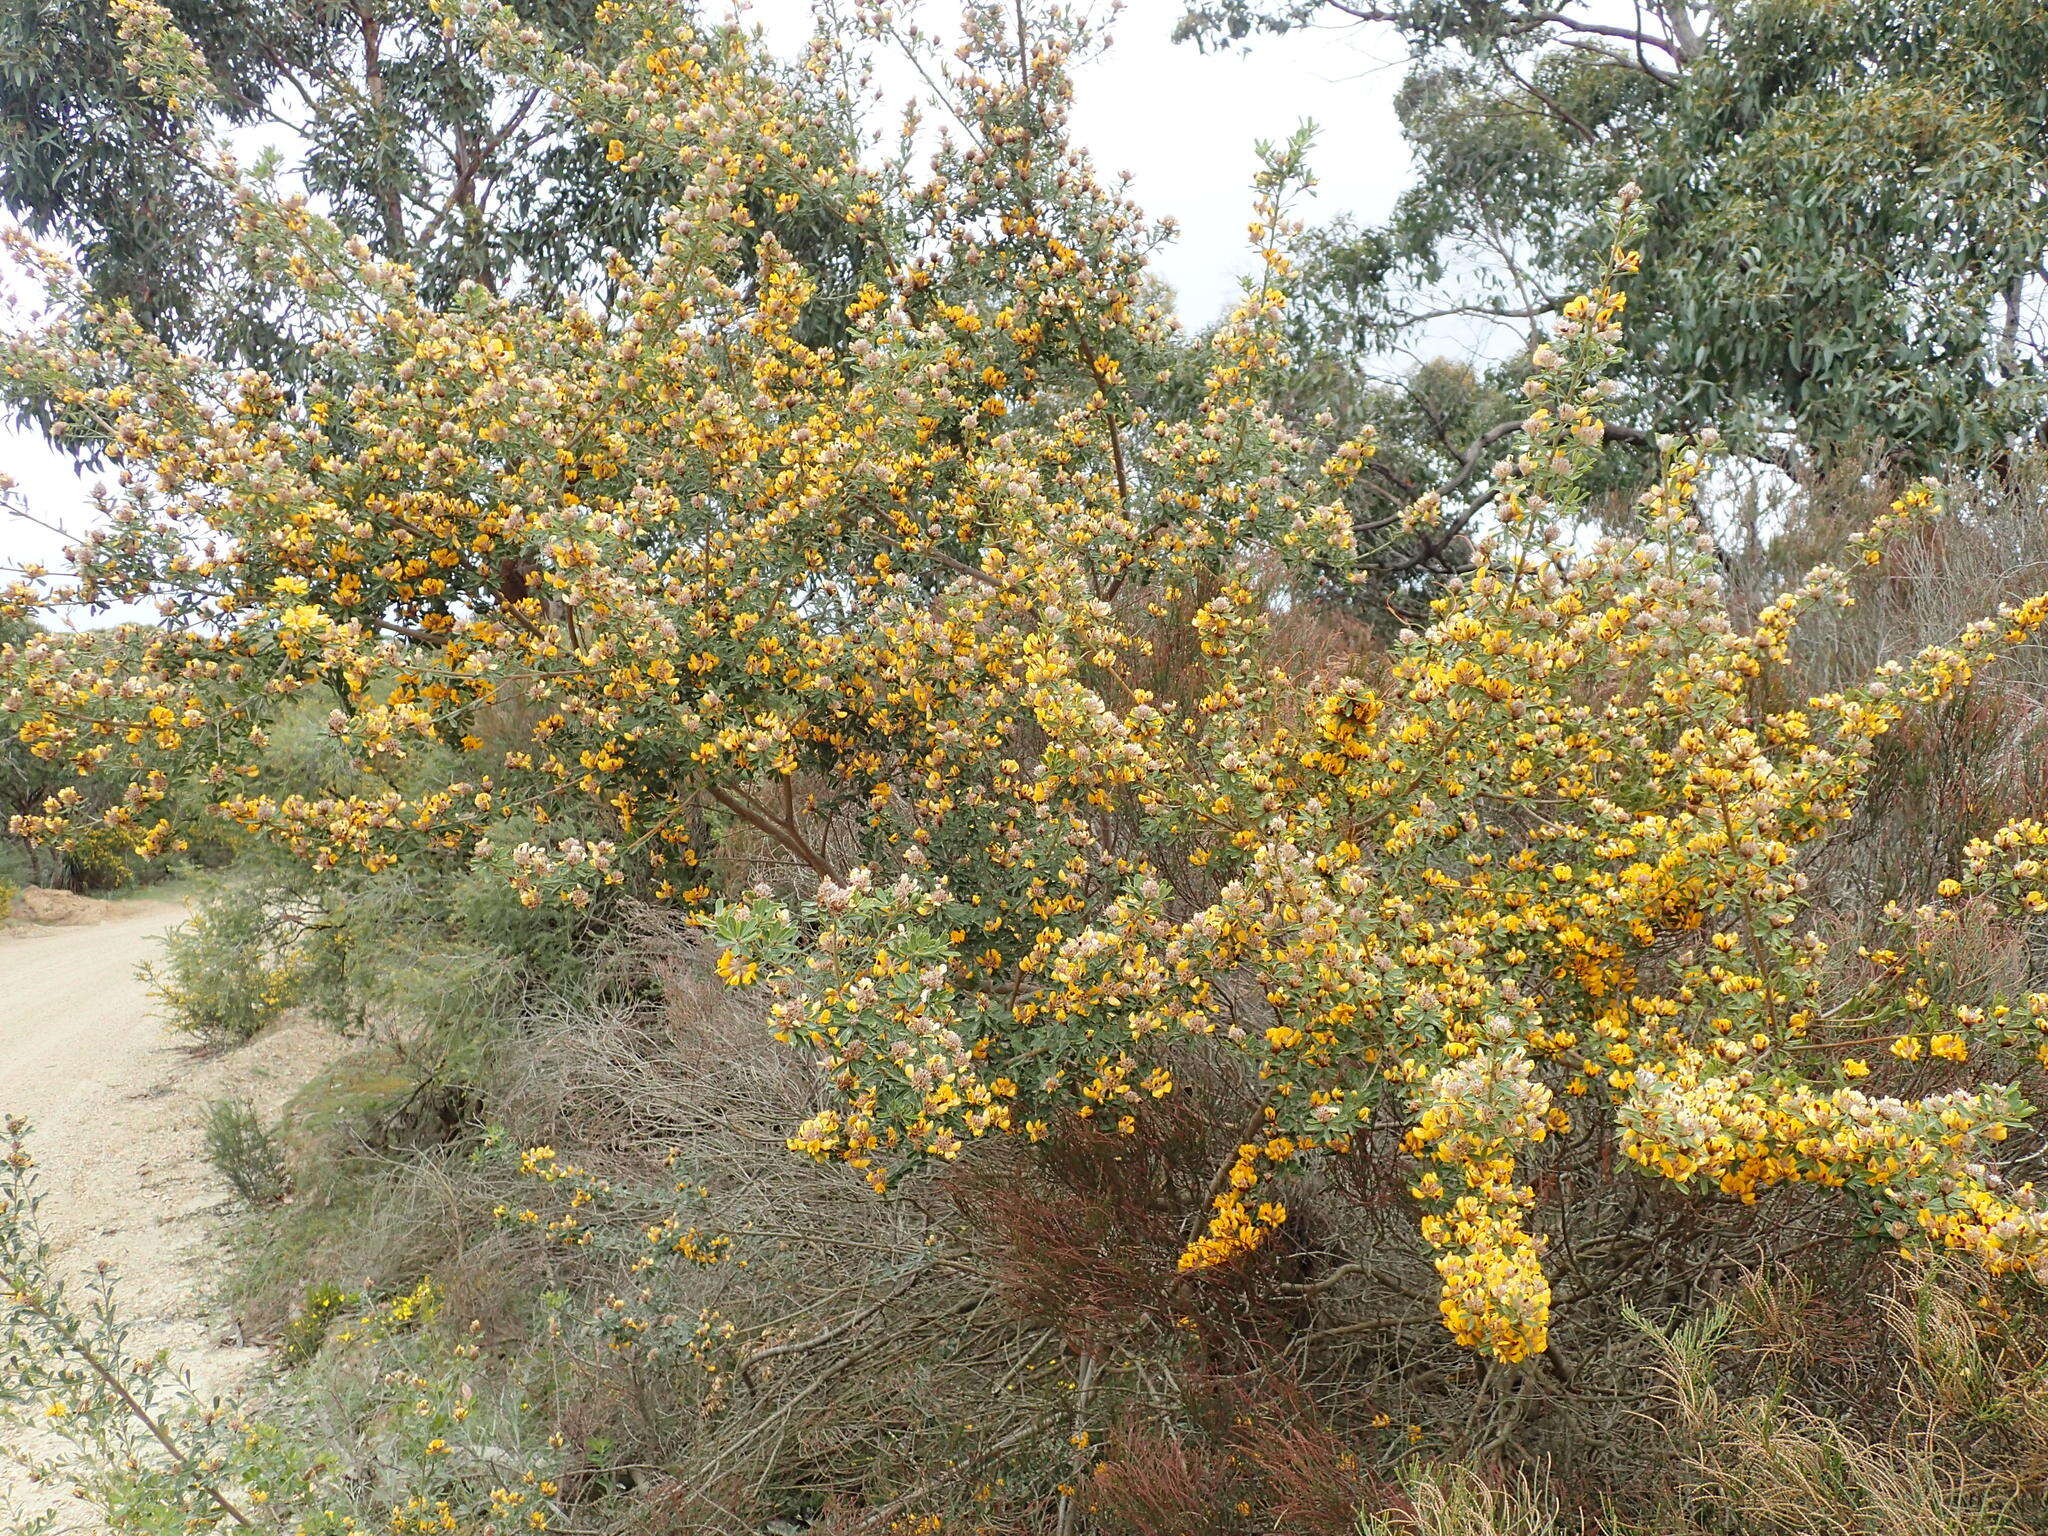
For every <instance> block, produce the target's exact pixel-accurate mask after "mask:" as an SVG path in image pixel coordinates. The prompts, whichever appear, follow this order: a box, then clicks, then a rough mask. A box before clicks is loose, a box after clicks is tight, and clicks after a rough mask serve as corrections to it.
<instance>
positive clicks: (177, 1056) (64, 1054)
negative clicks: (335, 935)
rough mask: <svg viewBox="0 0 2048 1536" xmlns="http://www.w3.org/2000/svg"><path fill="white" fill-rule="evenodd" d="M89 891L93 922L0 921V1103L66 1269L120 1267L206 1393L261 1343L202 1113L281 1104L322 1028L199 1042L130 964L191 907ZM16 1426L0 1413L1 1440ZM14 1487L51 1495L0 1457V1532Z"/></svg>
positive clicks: (152, 1325) (72, 1524) (26, 1503)
mask: <svg viewBox="0 0 2048 1536" xmlns="http://www.w3.org/2000/svg"><path fill="white" fill-rule="evenodd" d="M95 905H96V906H97V907H99V908H100V909H101V914H96V915H100V920H99V921H97V922H94V923H90V924H86V925H77V926H61V927H57V926H35V925H25V924H18V923H17V924H8V925H6V926H5V927H0V1117H4V1116H6V1115H12V1114H21V1115H27V1116H28V1117H29V1118H30V1119H31V1120H32V1121H33V1122H34V1125H35V1130H34V1133H33V1140H32V1144H31V1150H32V1152H33V1154H34V1156H35V1158H36V1162H37V1164H38V1169H39V1172H40V1173H41V1175H42V1178H43V1183H44V1187H45V1189H46V1190H47V1192H48V1193H47V1198H46V1199H45V1201H44V1204H43V1224H44V1228H45V1230H46V1231H47V1232H48V1234H49V1235H50V1238H51V1239H52V1242H53V1243H54V1245H55V1247H56V1249H57V1253H58V1263H59V1266H60V1268H61V1269H62V1270H63V1271H64V1272H65V1273H66V1274H69V1275H80V1274H86V1273H90V1272H91V1270H92V1268H93V1266H94V1265H96V1264H98V1263H100V1262H102V1261H104V1262H106V1263H107V1264H109V1265H111V1266H112V1268H113V1270H114V1272H115V1273H116V1274H117V1275H119V1276H120V1277H121V1280H120V1291H119V1294H120V1297H121V1299H122V1310H123V1312H124V1313H125V1314H126V1315H127V1316H128V1317H129V1318H130V1319H132V1320H133V1321H134V1322H135V1324H136V1331H135V1342H136V1343H137V1344H138V1345H140V1346H141V1347H142V1348H143V1349H144V1350H154V1349H168V1350H169V1351H170V1355H171V1359H172V1360H173V1361H174V1362H175V1363H176V1364H177V1365H179V1366H180V1367H181V1368H183V1369H185V1370H186V1371H188V1372H189V1373H190V1375H191V1378H192V1381H193V1384H194V1385H195V1387H196V1388H197V1389H198V1390H199V1391H200V1392H201V1393H203V1394H205V1395H208V1396H211V1395H214V1394H224V1393H228V1392H231V1391H235V1390H239V1389H243V1388H245V1387H247V1386H248V1384H249V1383H250V1382H251V1381H252V1379H253V1378H254V1377H255V1376H256V1374H257V1373H258V1370H259V1367H260V1366H261V1363H262V1361H263V1352H262V1351H261V1350H260V1349H256V1348H251V1347H249V1346H247V1345H245V1344H244V1343H243V1342H242V1341H241V1339H240V1338H239V1336H238V1331H237V1329H236V1327H235V1324H234V1321H233V1319H232V1318H230V1317H228V1316H226V1315H224V1314H223V1313H222V1312H221V1311H220V1310H219V1309H218V1307H217V1305H216V1304H215V1303H214V1302H213V1301H212V1299H211V1292H212V1290H213V1288H214V1286H215V1284H216V1283H217V1281H218V1278H219V1276H218V1271H217V1269H216V1268H215V1261H216V1259H217V1256H218V1240H219V1233H220V1228H221V1223H222V1221H223V1219H224V1218H225V1217H227V1216H228V1215H229V1214H230V1213H231V1211H232V1209H233V1207H232V1199H233V1197H232V1195H231V1194H230V1192H229V1191H228V1189H227V1187H226V1185H225V1184H223V1183H222V1182H221V1180H220V1178H219V1177H218V1175H216V1174H215V1173H214V1171H213V1169H212V1168H211V1167H210V1166H209V1165H208V1164H207V1162H206V1159H205V1157H204V1155H203V1153H202V1151H201V1140H200V1126H201V1122H202V1121H203V1119H204V1116H205V1113H206V1107H207V1105H208V1103H209V1102H211V1101H212V1100H214V1099H220V1098H228V1097H232V1096H238V1095H239V1096H246V1097H247V1098H249V1099H250V1100H251V1101H252V1102H253V1103H254V1104H255V1105H256V1107H257V1109H258V1110H259V1111H260V1112H262V1113H263V1114H264V1115H265V1116H266V1118H268V1117H273V1116H274V1115H275V1114H276V1112H277V1110H278V1109H279V1108H280V1107H281V1106H282V1104H283V1103H284V1101H285V1100H286V1099H287V1098H289V1097H290V1095H291V1093H292V1091H293V1090H294V1089H295V1088H296V1087H297V1086H298V1085H299V1084H300V1083H301V1082H302V1081H304V1080H305V1078H306V1077H308V1076H310V1075H311V1071H312V1070H313V1065H314V1061H313V1059H314V1058H315V1057H316V1056H317V1055H318V1051H319V1043H320V1036H319V1032H318V1031H317V1030H315V1029H313V1028H312V1027H311V1026H308V1025H287V1026H284V1027H281V1028H278V1029H273V1030H272V1031H270V1032H269V1033H267V1034H265V1035H263V1036H262V1037H261V1038H259V1039H258V1040H256V1041H254V1042H253V1043H251V1044H249V1045H246V1046H243V1047H241V1048H240V1049H238V1050H235V1051H232V1052H228V1053H225V1054H220V1055H205V1054H202V1053H199V1052H195V1051H194V1050H193V1048H192V1046H191V1044H190V1043H189V1041H188V1040H187V1039H186V1038H185V1037H183V1036H180V1035H179V1034H177V1033H176V1032H175V1031H173V1030H171V1029H169V1028H168V1027H167V1026H166V1025H165V1024H164V1023H163V1022H162V1021H161V1020H160V1019H159V1018H158V1017H157V1015H156V1011H155V1008H154V1005H153V1004H152V1003H151V1001H150V998H149V995H148V990H147V988H146V987H145V986H144V985H143V983H142V982H141V981H140V980H139V979H138V978H137V976H136V968H137V967H138V966H139V965H141V964H142V962H143V961H145V960H148V959H150V958H151V957H152V956H153V955H154V954H155V953H156V947H157V941H158V939H159V937H160V936H161V935H162V933H163V932H164V930H165V929H167V928H169V927H170V926H171V925H172V924H174V923H175V922H176V921H177V920H178V919H179V918H180V917H181V916H182V915H183V909H182V908H181V907H179V906H178V905H176V904H173V903H169V902H158V901H124V902H118V903H114V902H107V903H97V904H95ZM102 914H103V915H102ZM0 1369H4V1365H0ZM16 1434H18V1431H15V1430H11V1429H9V1428H7V1427H5V1426H0V1449H4V1448H5V1447H4V1439H5V1437H7V1436H9V1435H16ZM10 1496H12V1497H13V1498H14V1499H15V1501H16V1502H17V1504H18V1505H19V1506H21V1507H22V1508H26V1509H41V1508H46V1507H48V1500H49V1497H50V1496H49V1494H48V1493H47V1492H46V1491H45V1490H43V1489H39V1488H36V1487H33V1486H32V1485H30V1484H28V1483H27V1482H26V1481H25V1480H24V1479H23V1478H22V1477H21V1476H20V1474H19V1472H18V1471H17V1469H16V1467H15V1465H13V1464H12V1458H10V1457H7V1456H5V1455H0V1531H6V1530H11V1529H13V1525H12V1522H11V1520H10V1518H9V1516H10V1514H11V1513H13V1511H10V1509H9V1498H10ZM64 1513H65V1516H66V1521H65V1529H67V1530H70V1531H75V1532H81V1533H88V1532H94V1531H97V1530H99V1529H100V1526H99V1525H98V1524H97V1522H95V1521H94V1520H93V1519H92V1517H91V1515H90V1513H89V1512H87V1511H86V1510H84V1508H83V1506H81V1505H79V1504H77V1503H76V1502H75V1501H71V1500H66V1501H65V1506H64Z"/></svg>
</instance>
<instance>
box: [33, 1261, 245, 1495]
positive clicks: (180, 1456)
mask: <svg viewBox="0 0 2048 1536" xmlns="http://www.w3.org/2000/svg"><path fill="white" fill-rule="evenodd" d="M0 1286H4V1287H5V1288H6V1290H7V1292H8V1294H10V1295H12V1296H13V1297H15V1299H16V1300H17V1302H18V1303H19V1304H20V1305H22V1306H24V1307H26V1308H27V1309H28V1310H29V1311H31V1312H33V1313H35V1314H36V1315H37V1316H38V1317H41V1318H43V1319H44V1320H45V1321H47V1322H48V1323H50V1324H51V1325H52V1326H53V1327H55V1328H56V1330H57V1332H58V1335H59V1336H60V1337H61V1338H62V1339H63V1340H64V1343H65V1346H66V1347H67V1348H69V1349H71V1350H72V1351H73V1352H74V1353H76V1354H77V1356H78V1357H79V1358H80V1359H81V1360H83V1361H84V1362H85V1363H86V1364H87V1365H89V1366H91V1367H92V1370H93V1374H94V1375H96V1376H98V1377H99V1379H100V1380H101V1381H103V1382H105V1383H106V1384H107V1386H108V1387H109V1388H110V1389H111V1390H112V1391H113V1393H114V1395H115V1396H117V1397H119V1398H120V1399H121V1401H122V1402H123V1403H125V1404H127V1406H128V1411H129V1412H130V1413H132V1414H134V1415H135V1417H136V1419H137V1420H138V1421H140V1423H141V1424H142V1426H143V1428H145V1429H147V1430H148V1431H149V1432H150V1434H152V1435H154V1436H155V1437H156V1441H157V1444H159V1445H161V1446H162V1447H163V1448H164V1450H165V1451H166V1452H167V1453H168V1454H169V1455H170V1458H171V1460H172V1461H173V1462H175V1463H176V1464H177V1467H178V1470H179V1471H180V1472H182V1473H184V1474H185V1476H186V1477H188V1478H189V1479H191V1481H192V1485H193V1486H194V1487H195V1488H197V1489H199V1490H200V1491H201V1492H202V1493H204V1494H205V1495H206V1496H207V1497H208V1498H210V1499H212V1500H213V1502H214V1503H216V1504H218V1505H219V1506H220V1507H221V1508H222V1509H223V1510H225V1511H226V1512H227V1514H228V1517H229V1518H230V1519H232V1520H233V1521H234V1522H235V1523H236V1524H237V1525H239V1526H241V1527H242V1528H243V1529H244V1530H249V1531H253V1530H256V1529H258V1527H257V1525H256V1522H255V1521H253V1520H251V1519H250V1518H249V1517H248V1516H247V1515H245V1514H243V1513H242V1512H241V1510H240V1509H238V1508H236V1507H235V1505H234V1503H233V1501H232V1500H230V1499H229V1498H228V1496H227V1495H226V1494H224V1493H222V1492H221V1491H220V1489H218V1488H216V1487H215V1486H214V1485H213V1484H212V1483H210V1482H208V1481H207V1480H206V1479H205V1478H203V1477H201V1476H200V1475H199V1473H198V1472H197V1471H196V1470H194V1468H193V1466H192V1462H191V1459H190V1458H189V1457H188V1456H186V1454H185V1453H184V1452H183V1451H181V1450H179V1449H178V1443H177V1442H176V1441H175V1440H173V1439H172V1438H171V1437H170V1435H169V1433H168V1432H167V1431H166V1430H165V1429H164V1427H163V1425H161V1424H160V1423H158V1422H157V1420H156V1416H155V1415H154V1414H152V1413H151V1412H150V1411H149V1410H148V1409H147V1408H145V1407H143V1406H142V1404H141V1403H140V1402H139V1401H137V1400H136V1397H135V1394H134V1393H133V1392H130V1391H129V1390H128V1388H127V1387H125V1386H124V1385H122V1383H121V1378H120V1377H118V1376H116V1375H115V1374H114V1373H113V1372H112V1371H111V1370H109V1369H108V1368H107V1367H106V1365H105V1364H103V1363H102V1362H101V1360H100V1357H99V1356H98V1355H97V1354H95V1353H94V1352H93V1350H92V1347H91V1346H90V1345H88V1344H86V1343H84V1342H83V1341H82V1340H80V1339H79V1337H78V1334H77V1331H76V1329H75V1328H74V1327H73V1326H71V1325H70V1324H68V1323H67V1322H66V1321H65V1320H64V1319H63V1318H60V1317H59V1316H57V1314H56V1313H54V1312H52V1311H51V1310H50V1309H49V1308H48V1307H47V1306H46V1305H44V1303H43V1300H42V1296H41V1293H40V1292H37V1291H31V1290H29V1289H28V1288H27V1287H26V1286H23V1285H22V1284H20V1283H19V1282H18V1281H17V1280H16V1279H15V1277H14V1276H13V1275H11V1274H9V1273H7V1272H6V1271H4V1270H0Z"/></svg>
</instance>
